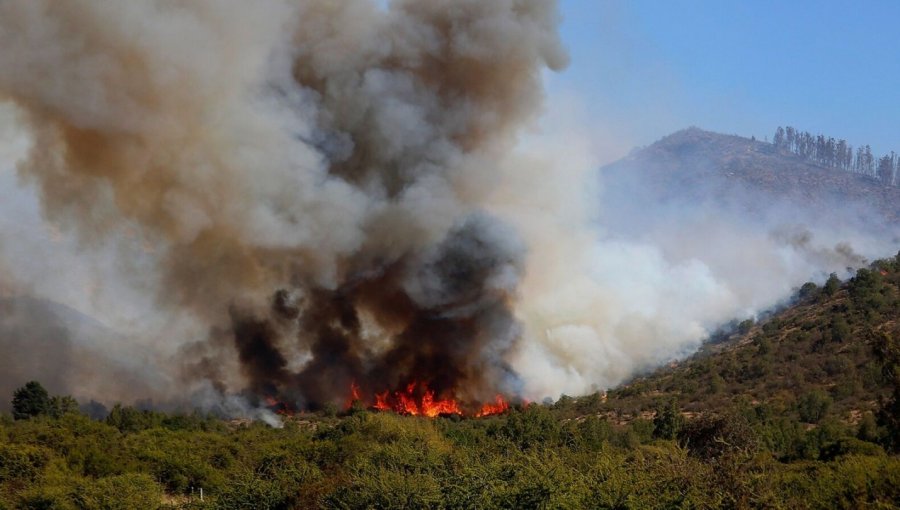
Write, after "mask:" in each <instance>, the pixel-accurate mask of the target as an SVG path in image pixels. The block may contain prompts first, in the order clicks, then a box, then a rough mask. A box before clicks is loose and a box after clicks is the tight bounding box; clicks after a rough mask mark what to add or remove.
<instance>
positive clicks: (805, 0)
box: [549, 0, 900, 153]
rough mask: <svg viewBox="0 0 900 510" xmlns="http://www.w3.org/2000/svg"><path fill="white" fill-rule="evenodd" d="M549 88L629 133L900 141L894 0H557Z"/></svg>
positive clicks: (639, 140)
mask: <svg viewBox="0 0 900 510" xmlns="http://www.w3.org/2000/svg"><path fill="white" fill-rule="evenodd" d="M561 6H562V11H563V16H564V21H563V25H562V36H563V39H564V42H565V44H566V45H567V47H568V48H569V52H570V55H571V59H572V60H571V63H570V67H569V68H568V69H567V70H566V71H564V72H563V73H562V74H560V75H557V76H554V77H552V78H551V79H550V81H549V89H550V93H551V94H559V93H568V94H575V95H576V96H577V97H579V99H580V101H582V102H583V103H584V104H585V105H586V106H585V111H586V113H587V115H588V116H589V118H590V119H591V121H592V122H594V123H596V124H597V125H598V126H603V127H604V128H605V129H606V130H613V131H615V132H618V133H619V134H620V136H621V138H622V139H625V140H628V141H629V142H630V143H633V144H637V145H645V144H648V143H650V142H652V141H654V140H656V139H658V138H660V137H662V136H664V135H666V134H668V133H670V132H672V131H675V130H677V129H680V128H682V127H686V126H689V125H696V126H699V127H702V128H706V129H711V130H714V131H721V132H725V133H737V134H741V135H745V136H750V135H755V136H757V137H759V138H762V137H763V136H769V137H770V138H771V135H772V133H773V132H774V130H775V128H776V127H777V126H778V125H788V124H790V125H793V126H795V127H797V128H800V129H803V130H808V131H811V132H813V133H819V132H821V133H823V134H826V135H831V136H835V137H840V138H846V139H847V141H848V142H850V143H852V144H853V145H854V146H855V145H859V144H866V143H868V144H871V145H872V147H873V149H874V150H876V151H877V152H879V153H880V152H886V151H889V150H892V149H893V150H897V151H900V1H897V0H894V1H875V0H868V1H860V2H851V1H833V0H816V1H812V0H792V1H776V0H752V1H751V0H746V1H737V0H562V1H561Z"/></svg>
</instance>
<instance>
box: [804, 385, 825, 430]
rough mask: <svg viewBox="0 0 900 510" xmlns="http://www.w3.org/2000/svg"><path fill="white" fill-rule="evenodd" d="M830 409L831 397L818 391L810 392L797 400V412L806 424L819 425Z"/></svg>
mask: <svg viewBox="0 0 900 510" xmlns="http://www.w3.org/2000/svg"><path fill="white" fill-rule="evenodd" d="M830 408H831V397H829V396H828V394H826V393H823V392H821V391H818V390H814V391H811V392H809V393H807V394H805V395H803V396H802V397H800V398H799V399H798V400H797V412H798V413H800V419H801V420H803V421H805V422H806V423H819V422H820V421H821V420H822V418H824V417H825V415H826V414H827V413H828V410H829V409H830Z"/></svg>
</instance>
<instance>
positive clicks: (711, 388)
mask: <svg viewBox="0 0 900 510" xmlns="http://www.w3.org/2000/svg"><path fill="white" fill-rule="evenodd" d="M885 336H887V337H893V338H900V254H898V256H897V257H896V258H893V259H888V260H885V261H878V262H876V263H875V264H874V265H873V266H872V268H870V269H865V268H864V269H860V270H859V271H858V272H857V274H856V276H855V277H854V278H852V279H850V280H848V281H846V282H844V283H843V284H839V283H838V282H837V280H836V279H832V280H831V281H830V282H828V283H827V284H826V285H825V286H823V287H818V286H816V285H814V284H811V283H810V284H807V285H805V286H804V287H803V288H802V289H801V291H800V292H799V294H798V296H796V302H795V303H794V304H793V305H791V306H789V307H787V308H785V309H783V310H781V311H779V312H777V313H774V314H772V315H771V316H770V317H768V318H767V319H766V320H763V321H760V322H759V323H753V322H752V321H749V320H748V321H745V322H744V323H741V324H739V325H736V327H735V328H734V330H733V331H730V332H724V333H720V334H719V335H717V336H715V337H714V338H713V341H710V342H708V343H707V344H705V345H704V347H703V348H702V349H701V350H700V352H698V353H697V354H695V355H694V356H692V357H690V358H689V359H687V360H684V361H682V362H678V363H672V364H670V365H669V366H667V367H663V368H660V369H658V370H655V371H653V372H651V373H649V374H648V375H645V376H643V377H638V378H635V379H634V380H632V381H631V382H630V383H628V384H626V385H623V386H621V387H619V388H616V389H614V390H611V391H609V393H608V395H607V396H605V397H604V398H598V396H596V395H595V396H591V397H582V398H578V399H570V398H564V399H562V400H561V401H560V402H558V403H557V404H556V407H557V408H558V409H559V410H560V411H561V412H563V413H564V414H567V415H568V416H570V417H577V416H584V415H586V414H600V415H603V416H606V417H608V418H610V419H612V420H613V421H616V422H619V423H626V422H630V421H633V420H635V419H637V418H651V417H653V413H654V410H655V409H658V408H659V405H660V403H661V402H668V401H673V402H675V403H676V405H677V407H678V408H679V409H681V410H682V411H683V412H684V414H685V415H686V416H696V415H702V414H707V413H719V412H722V411H724V410H726V409H729V408H732V407H733V406H735V405H750V406H755V407H761V408H763V409H764V410H765V412H767V413H774V414H776V415H779V416H790V417H791V418H792V419H794V420H798V421H802V422H807V423H819V422H822V421H824V420H826V419H835V420H838V421H841V422H844V423H849V424H856V423H858V422H859V421H860V420H861V419H862V418H864V417H865V416H866V414H867V413H870V412H873V411H875V410H877V408H878V407H879V403H880V400H881V399H882V398H884V397H887V396H888V392H889V389H888V388H887V387H886V383H885V381H884V379H883V374H882V370H881V365H880V364H879V363H878V360H877V359H876V357H875V355H874V352H873V347H874V346H875V344H876V343H877V342H879V341H880V340H879V339H881V338H884V337H885Z"/></svg>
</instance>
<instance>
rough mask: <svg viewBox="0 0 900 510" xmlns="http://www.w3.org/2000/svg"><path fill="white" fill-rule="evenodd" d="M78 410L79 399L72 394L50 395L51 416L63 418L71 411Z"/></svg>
mask: <svg viewBox="0 0 900 510" xmlns="http://www.w3.org/2000/svg"><path fill="white" fill-rule="evenodd" d="M77 412H78V401H77V400H75V399H74V398H72V397H71V396H70V395H62V396H53V397H50V416H53V417H54V418H61V417H63V416H65V415H67V414H69V413H77Z"/></svg>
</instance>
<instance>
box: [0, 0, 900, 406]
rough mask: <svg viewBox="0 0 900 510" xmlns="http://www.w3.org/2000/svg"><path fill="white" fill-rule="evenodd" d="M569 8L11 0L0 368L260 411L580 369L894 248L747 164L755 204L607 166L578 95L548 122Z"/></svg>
mask: <svg viewBox="0 0 900 510" xmlns="http://www.w3.org/2000/svg"><path fill="white" fill-rule="evenodd" d="M558 22H559V20H558V14H557V10H556V5H555V3H554V2H552V1H549V0H490V1H486V0H416V1H413V0H393V1H391V2H389V3H388V4H387V5H386V6H385V5H384V2H376V1H375V0H358V1H346V2H335V1H331V0H257V1H255V2H246V1H244V0H194V1H191V2H173V1H169V0H132V1H128V2H100V1H97V0H67V1H57V0H0V47H2V48H3V50H2V51H0V165H2V167H0V198H2V199H3V200H2V201H0V210H2V212H3V217H2V218H0V233H2V237H0V241H2V242H0V259H2V260H0V262H2V263H0V297H2V298H3V299H4V300H5V299H8V301H2V302H0V305H2V306H0V312H2V313H6V316H5V319H3V320H0V353H2V354H4V355H5V358H4V359H5V363H6V364H5V365H4V366H6V367H8V368H9V370H7V371H0V372H2V373H0V393H8V392H9V390H10V389H11V388H13V387H15V386H17V385H21V384H22V383H24V382H25V380H27V379H33V378H38V379H42V378H45V373H46V372H52V373H54V374H56V375H57V376H54V377H53V378H52V379H51V380H49V382H48V384H49V385H50V386H52V387H51V390H52V391H54V392H63V391H65V392H69V393H74V394H75V395H76V396H77V397H79V398H82V399H85V398H91V397H94V398H99V399H104V400H105V401H107V402H111V401H115V400H124V401H127V400H128V399H129V398H131V399H138V398H153V399H154V401H155V405H160V403H170V404H173V405H177V404H179V403H181V404H188V405H202V406H206V407H207V408H210V409H219V410H221V411H222V412H223V413H226V414H232V415H234V414H244V415H251V416H257V417H260V418H263V419H270V418H273V416H272V415H271V413H269V412H268V410H267V409H266V406H270V405H271V404H270V403H271V402H273V401H279V402H281V403H282V404H281V405H286V406H290V407H296V408H304V409H307V408H316V407H318V406H323V405H327V404H334V403H343V402H345V401H346V399H347V397H348V394H349V392H350V388H351V385H354V384H355V385H356V386H358V387H359V391H360V392H361V393H362V395H361V396H362V397H363V398H364V400H367V401H368V402H371V401H372V398H373V397H374V395H375V394H376V393H379V392H384V391H392V390H397V389H399V388H407V387H409V386H408V385H409V384H410V383H413V382H417V383H419V385H418V386H414V391H417V392H422V391H424V389H423V388H424V386H422V385H427V386H428V387H429V388H430V389H431V390H433V391H434V392H435V395H434V396H435V397H437V398H445V397H451V396H452V397H455V398H458V399H459V400H460V401H461V403H462V404H463V406H471V405H473V404H474V403H475V402H478V401H485V400H492V399H493V398H494V395H495V394H496V393H504V394H507V395H508V396H522V397H525V398H527V399H530V400H535V399H541V398H544V397H546V396H551V397H555V396H558V395H559V394H560V393H564V392H565V393H571V394H577V393H583V392H587V391H594V390H596V389H603V388H606V387H609V386H611V385H615V384H618V383H619V382H621V381H623V380H625V379H627V378H628V377H630V376H632V375H634V374H635V373H636V372H639V371H641V370H645V369H647V368H649V367H652V366H655V365H658V364H659V363H663V362H666V361H669V360H671V359H673V358H677V357H679V356H684V355H686V354H687V353H689V352H691V350H692V349H694V348H696V347H697V346H698V344H699V343H700V342H701V341H702V340H703V338H705V337H706V336H707V335H708V334H709V333H710V332H711V331H712V330H714V329H715V328H716V327H717V326H719V325H720V324H722V323H725V322H727V321H729V320H731V319H733V318H735V317H739V318H743V317H748V316H753V315H754V314H755V313H758V312H759V311H761V310H764V309H766V308H767V307H770V306H772V305H773V304H775V303H776V302H777V301H778V300H780V299H784V298H785V297H786V296H788V295H789V294H790V292H791V290H792V289H793V288H795V287H797V286H799V285H800V284H802V283H803V282H804V281H806V280H808V279H810V278H821V279H824V277H825V276H826V275H827V273H828V272H830V271H841V270H843V269H845V268H846V267H847V266H850V265H854V264H859V263H862V260H863V259H862V257H871V256H873V255H878V254H884V255H887V254H892V253H894V252H895V251H896V246H893V247H892V249H891V247H889V246H888V245H890V244H891V242H893V243H894V244H896V243H895V241H889V242H885V241H884V239H887V238H886V237H883V233H878V234H873V233H868V232H865V231H862V230H860V229H859V228H857V226H858V225H857V224H855V223H852V222H851V223H840V222H839V221H836V220H835V221H832V219H833V218H831V217H830V216H828V215H824V214H821V212H820V211H819V210H815V211H813V210H807V211H806V212H798V208H797V207H796V205H795V204H792V203H789V202H784V203H782V202H778V201H774V200H772V198H771V197H768V196H762V195H758V194H755V193H753V192H750V191H747V192H746V193H747V195H746V196H747V199H746V202H747V203H752V204H754V206H755V207H756V208H757V210H756V211H755V212H754V213H753V215H755V216H754V217H749V216H748V214H747V212H746V208H744V207H743V206H740V205H739V206H735V205H733V204H732V205H729V204H724V205H723V204H721V203H706V202H704V201H701V200H696V199H695V198H694V197H696V196H697V195H698V194H699V195H704V193H703V192H700V191H698V190H697V189H696V188H694V187H687V189H680V188H678V187H677V186H669V185H666V186H663V187H662V188H663V189H655V188H654V186H653V184H654V183H653V182H651V181H650V180H646V179H644V180H642V179H641V178H636V179H635V181H634V182H632V183H625V184H623V183H622V182H621V179H620V181H619V183H618V184H617V185H615V186H613V185H612V184H611V182H610V180H609V179H605V180H600V181H598V180H597V179H596V169H597V168H598V167H599V166H600V161H601V160H602V159H603V157H602V155H600V156H599V157H598V155H597V154H596V151H595V150H594V149H593V141H592V140H591V139H590V138H591V137H590V133H589V131H588V130H587V129H585V128H584V127H583V126H584V125H590V124H592V122H572V118H571V117H573V116H572V115H570V113H571V112H570V111H569V110H568V109H566V108H561V107H559V105H558V104H557V103H551V107H550V108H548V111H547V113H548V115H546V116H545V117H544V118H543V120H542V122H543V124H539V123H538V121H539V120H540V119H539V118H538V114H539V113H542V112H541V111H540V108H541V104H542V84H543V81H544V78H543V73H544V72H545V71H546V70H547V69H550V70H556V69H560V68H561V67H562V66H563V65H564V64H565V60H566V58H565V53H564V51H563V50H562V49H561V47H560V43H559V40H558V37H557V33H556V29H557V24H558ZM531 128H534V129H531ZM542 130H543V131H542ZM13 166H15V167H16V168H17V179H18V181H19V182H18V183H15V182H13V181H14V180H15V179H14V178H13V176H12V173H11V168H12V167H13ZM19 184H21V185H23V186H24V188H19V187H18V185H19ZM710 186H711V187H713V188H716V189H718V188H717V187H718V186H719V184H718V183H710ZM743 192H744V191H741V193H743ZM30 193H33V194H34V196H32V195H31V194H30ZM673 196H674V197H676V199H675V200H669V198H671V197H673ZM729 196H733V195H729ZM35 197H36V198H35ZM677 197H682V198H681V199H677ZM36 203H39V204H40V209H39V210H38V207H37V206H36ZM840 205H841V210H846V209H847V207H848V204H846V203H841V204H840ZM823 207H824V208H829V207H831V206H830V205H829V204H823ZM835 209H837V208H835ZM753 215H751V216H753ZM866 217H870V216H868V215H867V216H866ZM785 218H787V219H789V221H788V222H786V221H785ZM879 236H882V237H879ZM847 242H849V243H850V244H846V243H847ZM851 246H852V248H851ZM892 250H893V251H892ZM22 295H39V296H43V297H46V298H48V299H50V300H52V301H56V302H61V303H65V304H67V305H69V306H70V307H72V308H75V309H78V310H80V311H82V312H85V313H87V314H88V315H91V316H94V317H97V318H99V319H100V320H101V321H102V324H100V323H98V324H94V325H92V327H91V328H85V327H84V326H83V323H84V320H83V318H80V317H79V316H77V314H71V313H69V312H65V313H64V312H63V311H61V310H66V309H64V308H60V307H58V306H57V305H54V304H52V303H51V304H47V303H46V302H42V303H43V304H41V305H40V306H39V307H38V308H37V309H35V308H34V307H32V306H31V305H28V306H25V305H23V301H22V300H21V296H22ZM28 303H30V302H25V304H28ZM62 316H66V317H68V318H67V319H66V320H62V319H60V317H62ZM53 317H55V318H53ZM38 320H43V321H45V322H47V323H48V324H50V325H51V326H53V327H51V328H28V327H27V325H28V323H29V322H30V321H31V322H34V321H38ZM57 324H58V325H59V327H58V328H57V327H56V325H57ZM79 324H81V325H82V326H81V330H82V331H81V332H78V331H75V329H78V328H77V327H76V326H78V325H79ZM113 331H115V332H116V333H113ZM85 335H88V336H89V337H90V342H89V343H85V342H84V337H85ZM54 339H56V340H54ZM54 342H56V343H57V344H58V345H54ZM29 346H31V347H29ZM34 346H36V350H37V352H39V353H40V355H36V354H35V353H24V352H23V351H26V350H28V349H31V348H35V347H34ZM101 353H102V354H101ZM0 365H3V364H2V363H0ZM13 368H15V370H13ZM87 374H90V375H92V377H86V375H87ZM125 374H127V375H128V377H126V376H125ZM110 381H111V382H110ZM419 396H420V397H421V396H422V395H419Z"/></svg>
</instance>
